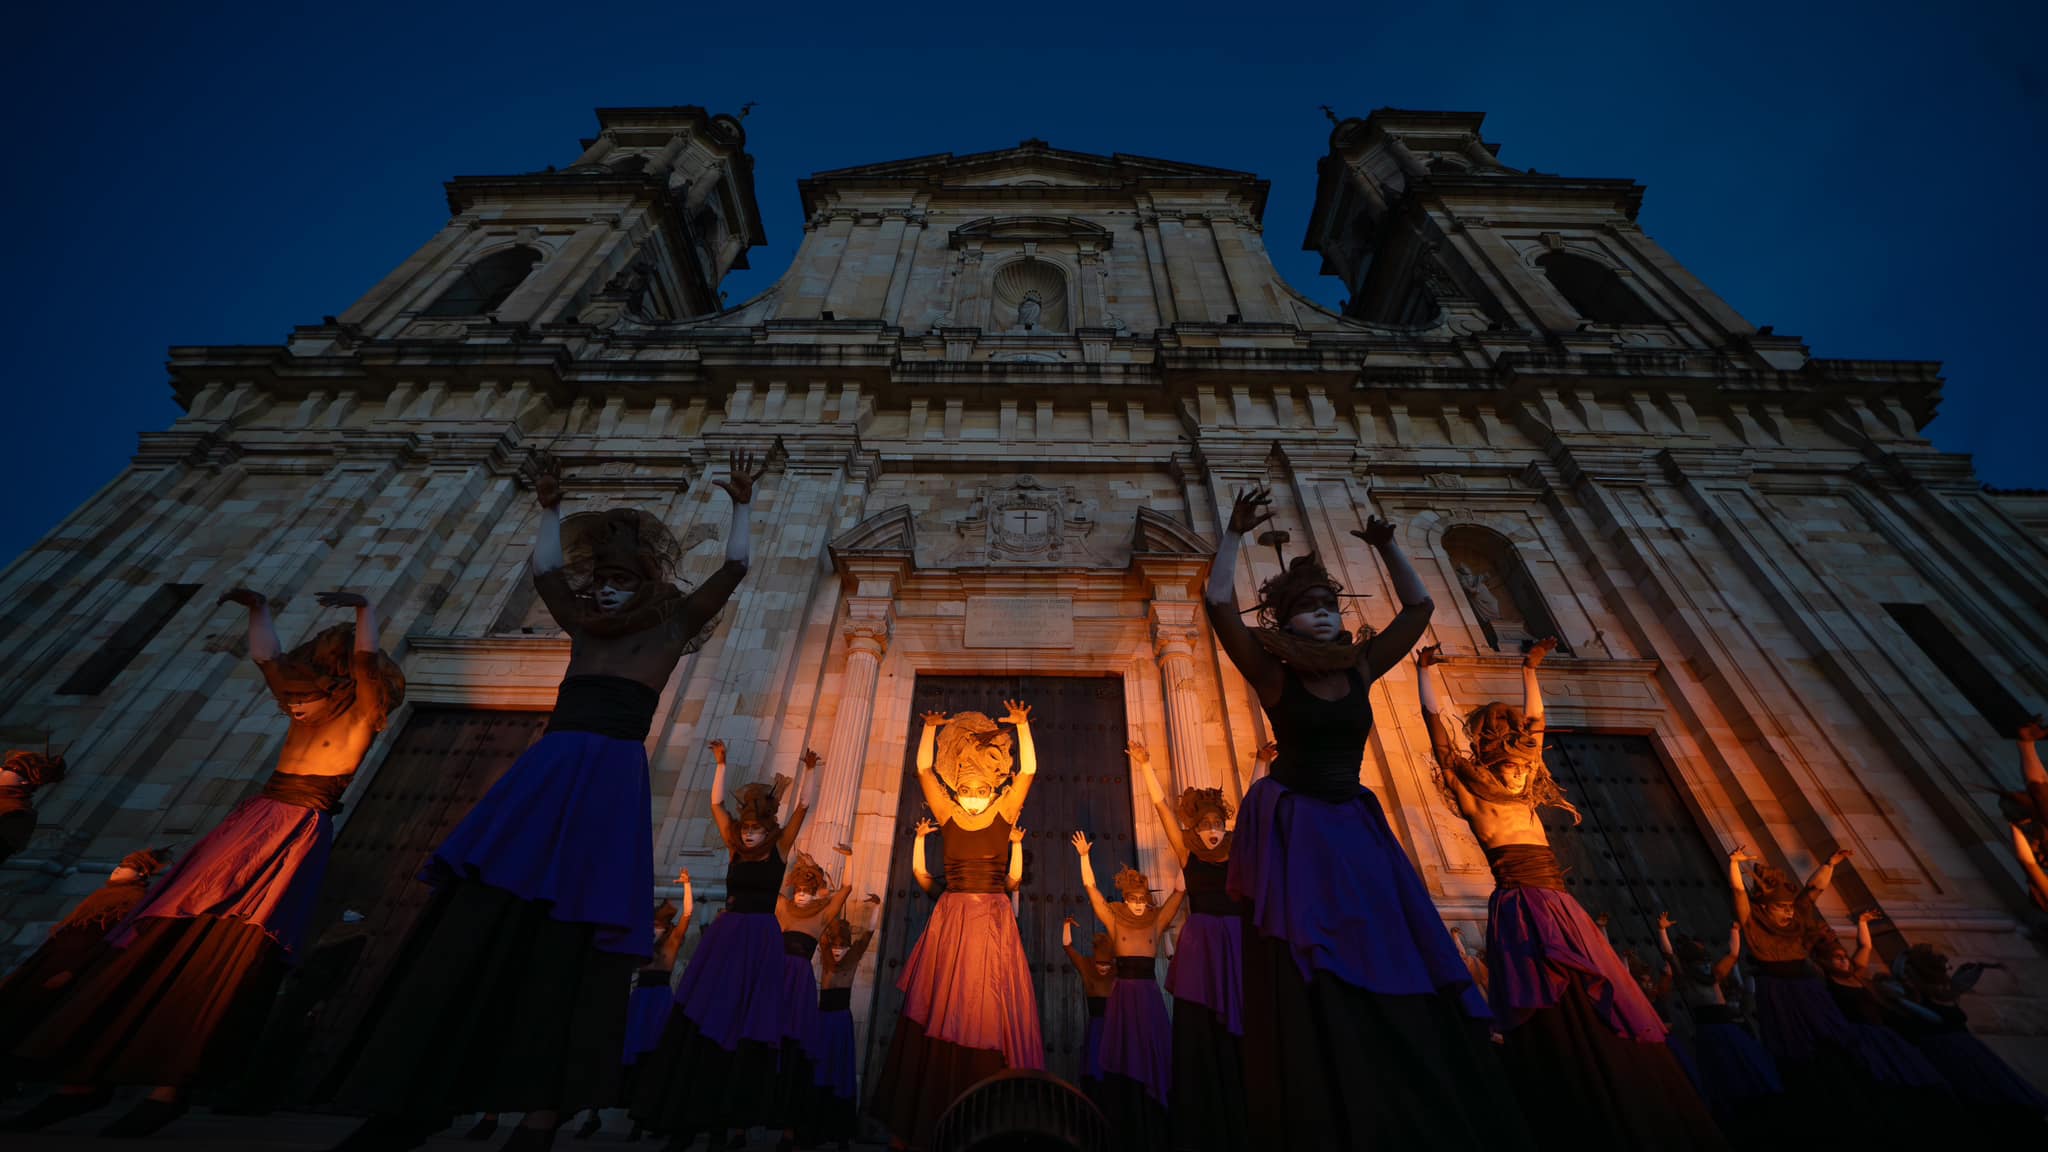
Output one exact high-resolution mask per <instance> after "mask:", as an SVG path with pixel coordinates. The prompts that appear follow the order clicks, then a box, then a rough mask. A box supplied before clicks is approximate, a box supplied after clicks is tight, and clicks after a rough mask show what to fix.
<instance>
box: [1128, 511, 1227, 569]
mask: <svg viewBox="0 0 2048 1152" xmlns="http://www.w3.org/2000/svg"><path fill="white" fill-rule="evenodd" d="M1137 519H1138V523H1137V527H1136V529H1135V530H1134V531H1133V533H1132V536H1131V553H1132V555H1135V556H1188V557H1197V558H1200V559H1203V560H1207V559H1208V558H1209V557H1211V556H1213V555H1215V553H1216V546H1215V545H1213V544H1211V543H1209V542H1208V541H1207V540H1204V539H1202V536H1201V534H1200V533H1198V532H1196V531H1195V530H1194V529H1193V528H1190V527H1188V526H1187V525H1185V524H1183V523H1181V522H1180V521H1178V520H1175V519H1174V518H1173V517H1171V516H1168V515H1167V514H1166V513H1164V512H1155V511H1153V510H1152V509H1150V508H1140V509H1138V517H1137Z"/></svg>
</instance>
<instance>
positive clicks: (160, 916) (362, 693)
mask: <svg viewBox="0 0 2048 1152" xmlns="http://www.w3.org/2000/svg"><path fill="white" fill-rule="evenodd" d="M319 599H320V603H322V604H324V605H326V606H328V607H351V608H354V609H355V612H356V621H355V625H354V626H353V627H351V626H349V625H347V624H341V625H337V626H335V627H333V628H329V629H327V630H325V631H323V632H321V633H319V634H318V635H316V636H314V637H313V638H312V639H311V640H308V641H306V642H305V643H304V644H301V645H300V646H299V647H297V648H295V649H293V650H292V651H290V652H288V653H284V654H282V655H280V654H279V644H278V642H277V630H276V628H275V627H274V626H273V625H272V624H271V620H270V607H269V605H268V603H267V602H266V601H265V600H264V599H263V597H261V596H259V595H257V594H256V593H254V592H251V591H249V590H248V589H246V588H237V589H234V590H232V591H230V592H228V593H227V594H225V595H223V596H222V597H221V603H228V602H230V601H232V602H234V603H236V604H240V605H242V606H244V607H246V608H247V609H248V610H249V655H250V656H251V658H253V659H254V660H255V661H256V666H257V667H258V668H259V669H261V670H262V672H263V678H264V680H265V681H266V682H267V683H268V684H269V686H270V691H271V694H272V695H273V696H274V697H276V699H277V702H278V704H279V706H280V707H282V708H283V709H284V712H285V715H287V716H288V717H290V720H291V724H290V727H289V728H288V729H287V730H286V733H285V739H284V749H283V751H281V752H280V753H279V754H278V761H277V769H276V771H274V772H273V773H272V774H271V776H270V779H269V780H268V781H267V782H266V783H265V784H264V786H263V791H262V793H261V794H260V795H257V796H253V797H250V798H249V799H247V800H244V801H242V803H240V804H239V805H237V806H236V807H235V809H234V811H232V812H230V813H229V814H228V816H227V819H225V820H223V821H221V823H220V825H219V826H218V827H216V828H214V830H213V831H211V832H209V833H207V834H206V835H205V836H204V837H202V838H201V839H200V840H199V842H198V843H196V844H194V845H193V846H192V847H191V848H189V849H187V850H186V852H185V854H184V856H183V858H182V859H181V860H180V861H179V862H178V864H177V865H175V866H174V867H173V868H172V869H171V870H170V872H169V873H168V874H167V875H166V877H165V880H164V882H163V883H162V884H160V885H158V886H157V887H156V889H155V891H153V892H151V893H150V894H149V896H148V898H147V899H145V900H143V901H142V902H141V903H140V904H138V905H137V906H136V907H135V908H134V910H133V911H131V912H129V914H128V916H127V918H126V919H124V920H122V921H121V923H120V924H118V925H116V926H115V928H114V930H113V932H112V933H111V934H110V935H109V936H108V938H107V942H108V943H109V944H111V945H112V946H113V947H114V948H116V949H118V954H116V955H112V956H109V957H107V958H106V959H105V960H104V961H103V962H102V963H100V964H99V965H98V966H96V967H95V968H94V969H93V970H92V972H91V973H90V974H88V975H87V976H86V978H84V979H82V980H80V981H79V984H78V987H77V989H76V991H74V992H73V994H72V995H71V997H70V998H69V999H68V1000H66V1001H65V1003H64V1004H63V1005H62V1006H61V1007H59V1008H58V1009H57V1010H56V1011H55V1012H53V1013H51V1015H50V1017H49V1019H48V1020H46V1021H44V1023H43V1025H42V1027H41V1028H39V1029H38V1030H37V1031H36V1032H34V1033H33V1034H31V1035H30V1036H29V1037H28V1038H27V1039H26V1040H24V1041H23V1042H22V1044H21V1047H20V1048H19V1050H18V1052H19V1055H21V1056H22V1057H23V1058H24V1059H27V1060H29V1061H30V1062H32V1063H35V1064H37V1065H39V1066H41V1067H42V1068H45V1069H48V1070H50V1071H53V1072H55V1073H56V1074H57V1076H58V1077H59V1078H60V1079H61V1080H62V1081H63V1083H64V1084H65V1085H66V1087H65V1088H64V1089H63V1090H61V1091H60V1092H59V1094H58V1095H56V1096H53V1097H51V1098H49V1099H47V1100H45V1101H43V1103H41V1104H39V1105H37V1106H36V1107H35V1108H34V1109H31V1110H30V1111H29V1112H28V1113H27V1114H25V1115H24V1116H21V1117H18V1118H16V1120H15V1121H14V1124H15V1126H17V1127H20V1128H33V1127H39V1126H41V1125H42V1124H46V1123H49V1122H51V1121H53V1120H56V1119H60V1118H62V1117H65V1116H69V1115H76V1114H78V1113H80V1112H83V1111H85V1110H87V1109H89V1108H92V1107H95V1106H96V1105H97V1102H98V1101H102V1100H104V1099H105V1097H106V1093H107V1091H108V1089H109V1086H111V1085H114V1084H149V1085H154V1088H153V1090H152V1091H151V1092H150V1093H149V1095H148V1096H147V1097H146V1098H145V1099H144V1100H143V1101H142V1102H141V1103H139V1104H138V1105H136V1107H135V1108H134V1110H132V1111H130V1112H129V1113H128V1114H127V1115H125V1116H123V1117H121V1118H120V1119H119V1120H116V1121H115V1122H114V1123H113V1124H112V1125H111V1126H110V1127H109V1128H108V1129H107V1132H108V1134H110V1135H120V1136H145V1135H148V1134H149V1133H151V1132H154V1131H156V1130H157V1129H158V1128H161V1127H163V1126H164V1125H165V1124H168V1123H170V1121H171V1120H173V1119H175V1118H176V1117H177V1116H179V1115H180V1114H182V1113H183V1112H184V1110H185V1106H186V1105H185V1100H184V1095H185V1092H186V1090H187V1089H189V1088H190V1087H192V1086H193V1085H194V1084H196V1083H213V1084H224V1083H225V1082H226V1081H227V1080H228V1079H229V1078H230V1077H231V1076H233V1075H234V1074H236V1073H238V1072H239V1071H240V1070H241V1067H242V1064H243V1062H244V1060H245V1058H246V1057H247V1056H248V1054H249V1052H250V1050H251V1048H252V1047H253V1046H254V1045H255V1043H256V1041H257V1039H258V1038H259V1037H260V1035H261V1033H262V1029H263V1024H264V1021H265V1019H266V1018H267V1017H268V1014H269V1012H270V1006H271V1001H272V1000H273V999H274V998H275V997H276V994H277V989H278V984H279V982H280V981H281V980H283V978H284V975H285V971H286V970H287V968H288V967H289V966H290V965H291V964H293V963H296V962H297V960H298V959H299V958H300V956H299V949H300V946H301V945H302V944H303V943H304V937H305V933H306V928H307V923H308V921H309V920H310V919H311V918H312V914H313V904H314V901H315V900H317V899H318V898H319V894H320V881H321V879H322V878H323V876H324V875H325V873H326V871H327V858H328V855H329V853H330V852H331V850H332V848H333V846H334V825H333V819H332V816H331V815H330V814H331V813H332V812H333V811H334V810H335V808H336V807H337V806H338V805H339V803H340V800H341V794H342V792H343V791H344V790H345V789H347V787H348V783H349V779H350V778H351V777H352V776H353V775H354V773H355V770H356V766H357V765H358V764H360V763H361V762H362V758H363V754H364V753H366V752H368V751H369V748H370V743H371V742H372V741H373V740H375V739H376V738H377V733H379V732H381V731H383V730H384V722H385V720H386V718H387V717H388V716H389V715H390V714H391V710H392V709H393V708H395V707H397V706H398V704H399V702H400V701H401V700H403V699H404V697H405V678H404V677H403V676H401V675H400V674H399V671H398V665H397V664H395V663H393V662H392V660H391V658H390V657H388V656H386V655H384V654H383V653H382V652H380V651H378V649H377V622H376V617H375V614H374V613H373V612H372V611H371V609H370V605H369V602H368V601H366V600H364V599H363V598H362V597H361V596H358V595H356V594H354V593H350V592H323V593H321V594H320V598H319Z"/></svg>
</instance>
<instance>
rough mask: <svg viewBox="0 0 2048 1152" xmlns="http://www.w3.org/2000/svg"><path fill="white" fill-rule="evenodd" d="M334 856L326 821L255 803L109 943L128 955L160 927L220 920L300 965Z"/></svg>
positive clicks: (183, 863)
mask: <svg viewBox="0 0 2048 1152" xmlns="http://www.w3.org/2000/svg"><path fill="white" fill-rule="evenodd" d="M333 851H334V820H333V818H332V817H330V816H329V815H328V814H327V813H325V812H316V811H314V810H313V809H311V808H301V807H298V806H297V805H294V804H284V803H280V802H278V801H276V800H272V799H271V798H270V797H268V796H251V797H250V798H249V799H247V800H244V801H242V802H241V803H240V804H237V805H235V809H234V811H232V812H230V813H228V815H227V819H225V820H222V821H221V822H220V823H219V824H217V825H215V826H214V828H213V830H212V831H211V832H208V833H207V834H206V835H204V836H202V837H200V838H199V842H198V843H197V844H194V845H193V846H192V847H191V848H189V849H187V850H186V851H185V852H184V853H182V854H181V855H180V856H179V858H178V862H177V863H175V864H173V865H171V867H170V870H169V872H167V873H166V874H165V876H164V878H163V879H162V880H161V881H160V882H158V883H157V885H156V886H155V887H154V888H152V889H150V892H149V895H148V896H147V897H146V898H145V899H144V900H143V901H142V903H140V904H138V905H136V907H135V910H134V911H132V912H130V913H128V915H127V917H126V918H125V919H123V920H122V921H121V922H120V923H119V924H116V925H115V926H114V928H113V930H112V931H111V932H109V933H107V942H108V943H110V944H112V945H114V946H115V947H116V948H125V947H127V946H128V943H129V942H130V941H132V940H133V939H135V936H136V934H137V933H138V932H139V931H140V930H141V928H142V926H143V924H144V923H146V922H147V921H150V920H154V919H164V918H179V917H188V916H217V917H220V918H223V919H230V920H243V921H246V922H248V923H250V924H255V925H257V926H259V927H260V928H261V929H262V930H263V932H265V933H266V934H267V935H269V937H270V938H271V939H272V940H275V941H276V942H277V944H278V946H279V947H280V948H282V949H284V952H285V955H286V956H288V957H295V956H296V955H297V953H298V950H299V947H300V945H301V944H303V943H304V942H305V938H306V928H307V926H308V925H309V924H310V923H311V922H312V919H313V906H314V905H315V904H316V903H318V901H319V899H320V884H321V882H322V881H324V880H325V879H326V878H327V859H328V857H329V856H331V855H332V854H333Z"/></svg>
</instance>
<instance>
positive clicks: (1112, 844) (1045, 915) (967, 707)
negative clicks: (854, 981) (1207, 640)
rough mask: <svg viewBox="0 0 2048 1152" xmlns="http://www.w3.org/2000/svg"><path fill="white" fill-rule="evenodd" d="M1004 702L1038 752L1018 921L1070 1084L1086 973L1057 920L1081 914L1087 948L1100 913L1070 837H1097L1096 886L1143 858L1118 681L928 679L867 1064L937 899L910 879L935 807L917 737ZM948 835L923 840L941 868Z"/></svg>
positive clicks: (1048, 1058) (892, 1015)
mask: <svg viewBox="0 0 2048 1152" xmlns="http://www.w3.org/2000/svg"><path fill="white" fill-rule="evenodd" d="M1004 700H1022V701H1023V702H1024V703H1026V704H1029V705H1031V735H1032V741H1033V743H1034V744H1035V745H1036V746H1037V749H1038V778H1037V779H1036V780H1035V781H1033V783H1032V785H1031V796H1030V798H1029V799H1028V800H1026V801H1025V802H1024V814H1023V819H1022V821H1021V823H1022V824H1023V826H1024V828H1025V830H1026V835H1025V837H1024V849H1025V856H1024V884H1023V887H1022V888H1021V889H1020V891H1019V897H1020V901H1019V910H1018V916H1017V927H1018V929H1019V930H1020V931H1021V932H1022V934H1023V937H1024V951H1025V954H1026V956H1027V957H1028V958H1029V960H1030V962H1031V971H1032V974H1033V983H1034V986H1035V989H1036V992H1037V995H1038V1019H1039V1027H1040V1028H1041V1029H1042V1031H1043V1032H1044V1036H1045V1066H1046V1070H1047V1071H1048V1072H1051V1073H1052V1074H1053V1075H1055V1076H1060V1077H1064V1078H1065V1079H1067V1080H1069V1081H1072V1080H1076V1079H1077V1078H1078V1077H1079V1075H1080V1068H1081V1043H1082V1037H1083V1036H1084V1035H1085V1034H1086V1031H1087V1024H1088V1012H1087V1001H1086V998H1085V997H1084V996H1083V994H1082V992H1081V983H1080V979H1079V978H1078V977H1077V976H1075V975H1074V973H1073V970H1072V968H1071V967H1070V966H1069V965H1068V963H1067V957H1066V953H1065V952H1064V951H1062V950H1061V948H1060V921H1061V919H1062V918H1064V917H1066V916H1072V917H1073V918H1074V919H1075V920H1077V921H1079V926H1078V927H1077V928H1076V929H1075V932H1074V938H1075V944H1076V946H1078V947H1079V948H1080V949H1081V951H1082V952H1084V953H1085V952H1087V951H1088V942H1089V941H1090V940H1092V939H1094V937H1095V914H1094V913H1093V912H1092V911H1090V910H1089V907H1088V897H1087V896H1086V895H1085V894H1084V893H1083V892H1082V891H1081V865H1080V860H1079V858H1078V857H1076V856H1075V855H1074V850H1073V847H1072V846H1071V845H1069V844H1068V843H1067V838H1068V837H1069V836H1070V835H1072V834H1073V832H1074V830H1075V829H1077V828H1078V829H1080V830H1082V831H1085V832H1087V833H1088V835H1089V837H1090V838H1091V839H1093V840H1094V841H1095V851H1094V853H1093V859H1094V862H1095V869H1096V881H1097V883H1099V884H1108V883H1109V881H1110V878H1111V877H1113V876H1115V875H1116V870H1117V869H1118V868H1120V867H1122V866H1123V865H1125V864H1132V865H1135V864H1137V863H1138V850H1137V841H1136V839H1135V838H1134V832H1135V830H1134V828H1133V827H1132V822H1131V779H1130V772H1129V766H1128V762H1127V761H1126V760H1125V758H1124V742H1125V741H1126V740H1127V739H1128V733H1129V729H1128V728H1127V727H1126V725H1125V722H1124V685H1123V681H1122V680H1121V679H1119V678H1116V677H1113V676H1112V677H1096V678H1082V677H1050V676H920V677H918V678H917V686H916V688H915V689H914V690H913V693H912V696H911V707H910V739H909V741H908V743H907V746H906V747H905V750H904V757H903V786H902V791H901V795H900V797H899V799H898V801H897V805H896V834H895V842H894V843H895V847H894V850H893V851H892V853H891V857H890V860H889V894H888V903H887V907H886V910H885V912H884V914H883V924H882V936H881V941H880V944H881V951H880V953H879V956H878V958H877V961H876V964H877V967H876V971H875V1004H874V1014H873V1015H872V1016H871V1017H870V1019H871V1020H872V1022H873V1023H872V1025H871V1026H870V1027H869V1029H868V1059H867V1063H866V1066H867V1067H868V1068H869V1069H878V1068H880V1067H881V1066H882V1060H883V1057H884V1056H885V1055H886V1054H887V1052H888V1051H889V1038H890V1037H891V1036H892V1035H894V1033H895V1030H896V1017H897V1014H898V1013H899V1012H900V1011H901V1010H902V1006H903V994H902V993H900V992H898V991H897V990H896V980H897V978H898V977H899V976H901V975H902V974H903V962H904V960H905V959H907V958H908V957H909V955H910V950H911V949H912V948H913V947H915V946H916V944H917V940H918V937H919V936H920V935H922V934H923V932H924V926H925V922H926V921H927V920H929V919H930V918H931V910H932V903H933V898H932V897H930V896H926V895H925V894H924V893H923V892H921V891H919V890H918V887H917V881H916V880H915V879H913V878H912V877H911V874H910V846H911V843H912V841H913V840H914V839H915V838H916V836H915V832H914V829H915V827H916V825H917V821H918V818H919V817H921V816H925V815H927V814H928V812H927V810H926V808H925V803H924V794H923V792H922V791H921V790H920V789H919V788H918V784H917V738H918V734H919V732H920V731H921V730H922V728H923V721H922V720H920V719H919V716H920V715H921V714H922V713H925V712H934V711H936V712H946V713H953V712H970V711H972V712H982V713H985V714H987V715H989V716H991V717H999V716H1001V715H1002V714H1003V701H1004ZM940 839H941V837H939V836H933V837H932V838H931V840H930V841H929V842H928V843H927V844H926V845H925V851H926V853H927V856H928V858H927V860H926V866H927V867H928V868H929V869H930V870H931V873H932V874H933V875H934V876H938V875H941V874H942V873H943V871H944V863H945V852H944V848H943V846H942V845H940V843H939V841H940ZM1153 886H1154V887H1156V888H1161V889H1171V888H1172V887H1173V879H1172V878H1170V877H1154V878H1153Z"/></svg>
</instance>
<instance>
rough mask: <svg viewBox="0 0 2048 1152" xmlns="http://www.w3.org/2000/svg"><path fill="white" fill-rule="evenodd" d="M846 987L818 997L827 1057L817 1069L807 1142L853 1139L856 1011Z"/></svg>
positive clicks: (822, 1042) (821, 1041)
mask: <svg viewBox="0 0 2048 1152" xmlns="http://www.w3.org/2000/svg"><path fill="white" fill-rule="evenodd" d="M850 991H851V990H850V989H846V988H827V989H825V990H824V991H823V992H822V993H820V994H819V997H818V1041H819V1044H820V1046H821V1047H822V1048H823V1049H824V1059H823V1060H822V1061H820V1062H819V1063H818V1066H817V1069H816V1077H817V1079H816V1083H817V1096H816V1104H815V1106H814V1107H813V1109H812V1113H811V1122H810V1127H809V1128H808V1129H807V1130H806V1131H805V1133H804V1137H805V1138H804V1143H806V1144H828V1143H835V1142H838V1141H842V1140H851V1139H853V1137H854V1134H855V1128H856V1126H857V1125H856V1101H857V1100H858V1099H859V1096H858V1089H857V1087H856V1085H855V1082H854V1080H855V1073H854V1068H855V1065H856V1063H857V1057H856V1056H855V1054H854V1038H853V1013H852V1011H850V1010H849V1008H848V1006H847V1002H848V999H849V997H848V993H849V992H850Z"/></svg>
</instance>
